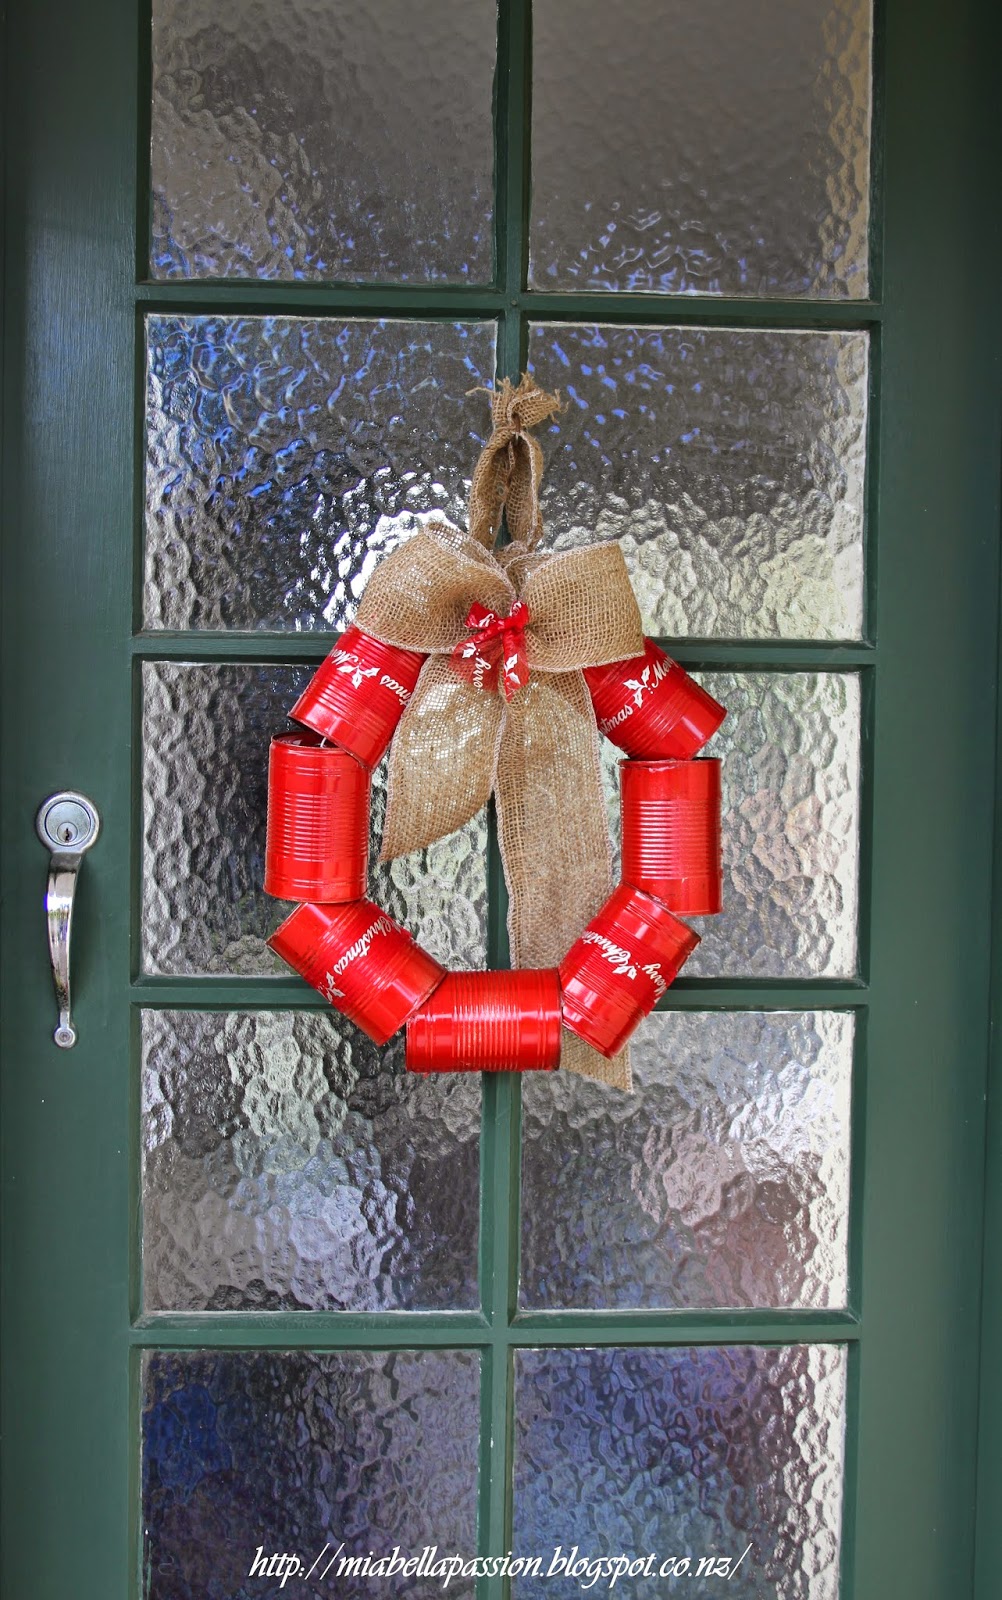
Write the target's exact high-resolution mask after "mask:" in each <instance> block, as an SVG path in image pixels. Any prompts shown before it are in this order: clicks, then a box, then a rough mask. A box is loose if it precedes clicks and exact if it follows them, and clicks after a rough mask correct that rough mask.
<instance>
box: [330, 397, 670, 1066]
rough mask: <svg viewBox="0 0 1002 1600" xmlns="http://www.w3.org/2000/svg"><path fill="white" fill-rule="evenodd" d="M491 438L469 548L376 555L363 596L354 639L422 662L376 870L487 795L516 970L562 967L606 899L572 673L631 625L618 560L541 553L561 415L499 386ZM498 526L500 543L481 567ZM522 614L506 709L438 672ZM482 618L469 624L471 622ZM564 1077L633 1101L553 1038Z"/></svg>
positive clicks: (594, 743)
mask: <svg viewBox="0 0 1002 1600" xmlns="http://www.w3.org/2000/svg"><path fill="white" fill-rule="evenodd" d="M491 409H492V414H493V423H494V427H493V432H492V434H491V437H490V439H489V440H488V443H487V445H486V447H485V448H484V450H483V452H482V454H481V456H480V458H479V460H478V462H477V465H476V469H475V471H474V474H473V483H472V487H471V491H470V513H469V523H470V527H469V532H468V533H463V532H461V531H460V530H459V529H457V528H454V527H452V526H451V525H449V524H447V523H444V522H435V523H432V524H430V525H429V526H428V527H426V528H425V529H423V530H422V531H421V532H420V533H417V534H415V535H414V536H413V537H412V538H411V539H409V540H408V541H407V542H406V543H405V544H403V545H401V546H400V547H399V548H398V549H397V550H394V551H391V552H390V554H389V555H387V556H385V557H384V558H383V560H382V561H381V562H380V564H379V566H378V567H377V568H376V570H375V572H374V573H373V575H372V577H371V578H370V579H369V582H368V583H367V585H366V588H365V592H364V594H363V596H362V601H361V604H360V606H359V610H358V626H359V627H360V628H362V629H364V630H365V632H366V633H370V634H373V635H374V636H375V637H376V638H377V639H381V640H383V642H384V643H386V644H390V645H397V646H399V647H400V648H402V649H405V650H420V651H421V652H423V653H424V654H426V655H427V656H428V660H427V661H426V662H425V664H424V666H423V667H422V669H421V675H420V677H419V678H418V681H417V686H416V688H415V690H414V693H413V695H412V696H411V699H410V702H409V704H408V705H407V707H406V709H405V711H404V714H403V716H402V718H401V720H400V723H399V725H398V727H397V731H396V734H395V735H394V739H393V744H392V746H391V749H390V764H389V781H388V792H387V804H386V824H385V827H384V830H383V842H382V858H383V860H390V859H392V858H393V857H395V856H399V855H405V854H407V853H408V852H409V851H411V850H421V849H424V848H425V846H427V845H429V844H430V843H431V842H432V841H433V840H434V839H440V838H441V837H442V836H443V835H444V834H447V833H452V832H453V830H454V829H456V828H459V827H461V826H462V825H463V823H465V822H467V821H469V819H470V818H471V817H472V816H474V815H475V814H476V813H477V812H478V811H479V810H480V809H481V807H482V806H483V805H485V804H486V802H487V799H488V797H489V796H490V794H491V792H492V791H493V792H494V794H495V797H496V804H497V812H498V831H499V839H500V845H501V855H502V860H503V863H504V873H505V881H506V883H507V885H508V894H509V912H508V930H509V935H510V942H511V956H512V961H513V964H514V965H515V966H517V967H552V966H556V965H558V964H559V962H560V961H561V959H562V958H563V956H564V955H565V954H566V953H567V951H568V950H569V948H570V946H571V945H572V944H573V943H574V940H575V939H576V938H577V937H578V935H579V934H580V933H581V931H582V929H583V928H584V927H585V926H586V924H587V923H588V922H589V921H590V920H591V918H592V917H593V916H594V915H595V913H596V912H597V911H598V909H599V907H600V906H601V905H602V903H603V902H604V901H605V900H606V899H607V897H608V895H609V893H610V890H611V888H612V858H611V850H610V844H609V830H608V822H607V819H606V811H605V802H604V797H603V793H602V779H601V771H600V765H599V751H598V731H597V729H596V726H595V713H594V711H593V709H592V704H591V699H590V696H589V694H588V690H587V687H586V685H585V681H584V678H583V676H582V673H581V668H582V667H598V666H604V665H606V664H607V663H609V662H611V661H622V660H623V659H624V658H626V657H628V656H636V655H639V654H640V653H641V652H642V650H643V648H644V636H643V628H642V625H641V621H640V612H639V610H638V607H637V602H636V600H635V598H634V594H633V589H632V587H631V585H630V580H629V576H628V574H627V571H626V563H625V562H624V560H623V555H622V551H621V550H620V548H619V546H618V545H615V544H600V545H591V546H588V547H586V548H584V549H580V550H567V551H562V552H560V553H557V554H547V553H544V552H541V551H539V550H538V549H537V545H538V543H539V540H540V537H541V535H542V516H541V513H540V508H539V482H540V478H541V475H542V464H543V461H542V451H541V450H540V447H539V443H538V441H537V440H536V439H535V438H533V437H532V435H531V434H530V433H529V432H528V431H527V430H528V429H530V428H532V427H534V426H535V425H536V424H538V423H539V422H542V421H543V420H544V419H545V418H547V417H549V416H551V415H552V414H553V413H554V412H555V411H556V410H558V409H559V401H558V399H557V397H556V396H555V395H550V394H545V393H544V392H543V391H542V390H541V389H537V388H536V387H535V385H534V384H533V383H532V382H531V380H530V379H529V378H527V377H524V378H523V379H522V380H521V382H520V383H519V385H518V387H517V388H514V387H513V386H512V384H511V383H510V382H509V380H508V379H507V378H506V379H505V380H504V381H503V383H502V384H501V386H500V387H499V388H498V389H497V390H495V391H494V393H493V395H492V400H491ZM502 511H503V512H504V513H505V515H506V517H507V523H508V531H509V533H510V535H511V542H510V543H509V544H507V545H504V546H502V547H500V548H499V549H497V550H494V549H493V548H492V547H493V545H494V541H495V538H496V536H497V533H498V531H499V528H500V523H501V515H502ZM516 599H521V600H522V601H523V602H524V604H525V605H526V606H527V607H528V613H529V614H528V620H527V622H526V623H525V631H524V643H525V656H526V660H527V662H528V667H529V672H528V681H527V682H526V683H525V686H524V687H521V688H518V689H517V691H516V692H514V693H511V685H510V682H509V686H508V691H507V692H508V693H511V698H510V699H506V697H505V693H503V692H502V688H503V680H504V674H503V673H502V674H501V675H500V680H501V681H498V682H497V683H496V687H494V688H493V689H492V690H491V691H490V692H487V691H485V689H483V688H482V687H478V686H477V684H476V683H473V682H470V681H468V679H467V678H466V677H464V676H463V675H462V673H461V672H460V671H458V670H457V664H456V662H455V661H453V660H452V659H451V657H452V652H453V651H454V650H455V648H456V646H457V645H459V644H461V643H462V642H463V641H464V640H466V639H468V638H469V636H470V632H471V622H470V613H471V608H473V607H475V606H476V607H486V608H487V610H488V611H490V612H493V613H494V614H495V616H496V617H498V618H506V617H508V616H509V615H510V613H511V609H512V606H513V604H514V602H515V601H516ZM476 615H478V613H475V616H476ZM561 1066H562V1067H564V1068H568V1069H570V1070H571V1071H574V1072H581V1073H584V1074H585V1075H586V1076H589V1077H596V1078H601V1079H603V1081H605V1082H607V1083H612V1084H615V1085H617V1086H618V1087H621V1088H628V1087H629V1082H630V1076H629V1058H628V1056H627V1053H626V1052H625V1051H623V1052H621V1054H620V1055H619V1056H617V1057H616V1058H615V1060H613V1061H607V1060H606V1059H605V1058H604V1057H603V1056H600V1055H599V1054H598V1052H597V1051H595V1050H592V1049H591V1048H590V1047H589V1046H587V1045H585V1044H583V1043H582V1042H581V1041H580V1040H578V1039H576V1038H575V1037H574V1036H573V1035H571V1034H569V1033H568V1032H567V1031H566V1030H565V1032H564V1048H563V1051H562V1054H561Z"/></svg>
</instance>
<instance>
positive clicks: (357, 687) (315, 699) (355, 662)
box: [290, 627, 425, 767]
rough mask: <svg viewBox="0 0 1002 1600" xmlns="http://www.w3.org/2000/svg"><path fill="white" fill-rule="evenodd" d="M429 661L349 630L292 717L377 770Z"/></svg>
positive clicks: (296, 706)
mask: <svg viewBox="0 0 1002 1600" xmlns="http://www.w3.org/2000/svg"><path fill="white" fill-rule="evenodd" d="M424 660H425V658H424V656H423V655H420V654H419V653H418V652H417V651H416V650H398V649H396V648H395V647H394V646H393V645H389V644H383V643H382V642H381V641H380V640H379V639H374V638H373V637H372V635H371V634H368V633H363V632H362V630H361V628H356V627H351V628H346V629H345V631H344V633H343V634H342V635H341V638H340V641H339V643H338V645H337V647H336V649H334V650H332V651H331V653H330V655H329V656H328V657H327V660H326V661H325V662H324V663H323V665H322V666H321V667H320V668H319V669H318V670H317V671H316V672H315V673H314V675H313V677H312V678H311V679H310V681H309V683H308V684H307V685H306V688H305V689H304V691H303V693H302V694H301V695H300V697H299V699H298V700H297V701H296V703H295V705H294V706H293V708H292V711H291V713H290V715H291V716H292V718H293V720H294V721H295V722H302V723H303V724H304V725H305V726H306V727H307V728H312V729H313V730H314V732H315V733H320V734H323V736H324V738H325V739H333V741H334V743H335V744H339V745H342V746H343V747H344V749H345V750H350V751H351V753H352V755H353V756H357V757H358V759H359V761H363V762H364V763H365V765H366V766H367V767H374V766H375V765H376V764H377V762H379V761H381V760H382V758H383V756H384V755H385V754H386V750H387V746H388V745H389V742H390V740H391V739H392V738H393V733H394V730H395V728H396V726H397V723H398V722H399V721H400V718H401V716H402V715H403V709H404V706H405V705H406V704H407V702H408V700H409V699H410V697H411V694H412V693H413V690H414V685H415V684H416V683H417V681H418V673H419V672H420V671H421V668H422V666H423V664H424Z"/></svg>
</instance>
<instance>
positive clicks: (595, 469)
mask: <svg viewBox="0 0 1002 1600" xmlns="http://www.w3.org/2000/svg"><path fill="white" fill-rule="evenodd" d="M867 353H868V347H867V336H866V334H864V333H817V332H807V333H799V332H791V331H782V332H777V331H775V330H762V329H755V330H748V329H740V328H631V327H625V328H615V327H579V326H576V325H574V324H570V325H560V326H556V325H554V324H552V323H551V324H549V325H545V326H538V327H536V328H534V329H533V330H532V337H531V344H530V357H531V364H532V367H533V369H534V371H535V372H536V373H537V375H538V377H539V379H540V381H541V382H542V383H543V384H544V386H545V387H546V388H552V389H560V390H561V391H562V393H563V396H564V400H565V405H564V408H563V410H562V412H561V413H560V415H559V417H558V418H556V420H555V422H554V424H553V425H552V427H551V429H550V435H549V438H548V439H546V440H544V445H545V447H546V457H547V467H546V477H545V478H544V480H543V510H544V515H545V517H546V519H547V541H548V543H549V544H551V545H553V546H555V547H556V548H558V549H567V548H569V547H570V546H572V545H578V544H590V543H592V542H593V541H596V540H603V539H619V540H620V541H621V543H622V549H623V553H624V555H625V556H626V561H627V564H628V566H629V568H630V575H631V577H632V579H633V585H634V588H635V590H636V593H637V598H638V600H639V601H640V605H641V609H642V611H643V614H644V623H645V626H646V628H647V630H648V632H649V633H653V634H661V635H669V636H675V637H686V636H689V637H693V636H698V637H703V638H717V639H731V638H734V639H737V638H745V639H757V638H779V639H782V638H793V639H796V638H802V639H850V638H858V637H859V635H860V633H861V631H862V625H863V489H864V477H865V462H866V404H867Z"/></svg>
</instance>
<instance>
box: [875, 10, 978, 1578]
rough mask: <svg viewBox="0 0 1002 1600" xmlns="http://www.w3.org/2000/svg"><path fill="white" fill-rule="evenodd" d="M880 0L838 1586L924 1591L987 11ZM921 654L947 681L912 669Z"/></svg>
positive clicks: (955, 1394) (973, 443)
mask: <svg viewBox="0 0 1002 1600" xmlns="http://www.w3.org/2000/svg"><path fill="white" fill-rule="evenodd" d="M883 9H884V18H883V22H884V27H885V29H886V31H885V34H884V37H883V41H882V59H883V63H884V73H885V76H884V81H883V84H882V86H881V92H880V94H879V96H878V101H879V105H880V115H881V118H882V124H883V127H884V130H885V135H886V142H885V149H884V197H883V209H884V218H883V220H884V240H885V252H884V260H883V286H884V293H885V310H884V318H883V323H882V327H881V337H880V411H879V417H878V427H879V468H880V471H879V476H880V482H879V486H878V500H877V514H878V519H879V560H880V571H879V582H878V587H877V594H876V608H875V617H874V621H875V630H876V635H877V637H878V638H879V641H880V664H879V667H878V668H877V670H876V683H875V692H874V700H873V708H872V714H873V723H872V728H873V741H874V742H873V750H874V752H875V765H874V779H873V787H872V818H873V821H872V864H873V872H872V889H871V903H872V922H871V927H872V944H871V953H870V972H869V976H870V980H871V997H870V1009H869V1017H868V1022H867V1032H868V1048H867V1055H868V1060H867V1071H866V1078H867V1084H866V1087H867V1098H866V1108H865V1115H866V1129H865V1141H866V1148H865V1173H864V1182H863V1194H862V1202H863V1203H862V1207H861V1213H860V1220H861V1224H862V1233H861V1238H860V1249H861V1251H862V1264H863V1275H862V1284H861V1300H860V1312H861V1317H862V1325H863V1329H864V1334H863V1337H862V1339H861V1341H860V1347H859V1372H858V1439H857V1441H856V1465H855V1468H854V1473H855V1483H854V1488H855V1495H854V1499H855V1525H854V1541H855V1549H854V1555H853V1560H852V1566H851V1570H850V1572H849V1573H848V1574H847V1585H848V1587H849V1592H850V1593H851V1594H852V1595H853V1597H854V1600H878V1597H880V1600H883V1597H885V1596H887V1595H889V1594H895V1595H898V1594H900V1595H907V1596H909V1600H942V1597H943V1596H946V1595H958V1596H964V1595H969V1594H970V1593H971V1579H972V1558H973V1517H972V1507H973V1503H974V1436H975V1423H976V1407H977V1390H976V1382H975V1374H976V1369H977V1355H978V1318H977V1302H978V1282H979V1276H980V1271H979V1269H980V1233H981V1220H980V1219H981V1204H982V1183H983V1165H984V1152H983V1137H984V1119H983V1090H984V1062H985V1057H986V1041H987V1035H986V1021H987V990H988V962H987V950H988V932H989V910H990V907H989V885H988V883H987V881H986V872H985V862H986V861H987V860H988V858H989V852H990V847H991V825H992V815H991V811H992V807H991V797H992V788H993V781H994V771H993V750H992V741H991V739H990V738H987V737H986V730H987V729H989V728H991V729H994V726H995V683H994V679H995V664H996V663H995V634H996V624H997V583H998V559H997V519H996V517H995V512H994V508H995V505H996V501H997V493H998V465H999V463H998V436H999V435H998V426H997V420H996V419H997V391H996V386H995V377H994V374H995V367H996V361H997V356H998V349H999V326H998V309H997V302H998V297H997V292H996V285H995V281H994V271H995V269H994V253H993V251H992V249H991V242H990V241H991V233H990V232H989V233H988V234H986V220H985V201H986V195H987V193H989V192H990V190H989V189H986V186H985V185H986V172H985V171H984V170H983V168H982V161H983V159H984V147H983V143H982V135H983V129H984V118H985V117H986V115H990V114H991V112H990V107H991V99H990V96H989V95H988V94H987V90H986V85H985V78H984V72H985V70H986V69H985V66H984V63H985V62H986V61H987V59H989V57H990V51H987V50H986V37H985V36H986V28H987V25H988V22H989V14H990V7H989V6H988V5H987V4H985V3H982V0H964V3H962V4H961V5H960V6H959V7H952V8H950V9H949V11H947V9H946V8H945V7H944V6H942V5H939V4H936V3H934V0H919V3H912V4H908V3H905V0H888V4H887V5H886V6H885V7H884V8H883ZM987 181H988V182H989V183H990V182H991V180H990V178H989V179H987ZM930 651H932V652H933V654H934V655H935V659H936V661H937V668H938V665H939V664H943V665H944V667H945V675H944V676H943V677H942V678H939V677H938V674H937V673H927V672H925V671H923V662H924V661H927V660H929V659H930ZM933 951H935V956H934V957H933V958H932V959H930V958H931V956H932V952H933ZM930 971H931V976H932V981H933V984H934V986H935V994H933V993H932V992H931V991H930V990H928V989H927V987H926V984H925V975H926V974H927V973H929V972H930Z"/></svg>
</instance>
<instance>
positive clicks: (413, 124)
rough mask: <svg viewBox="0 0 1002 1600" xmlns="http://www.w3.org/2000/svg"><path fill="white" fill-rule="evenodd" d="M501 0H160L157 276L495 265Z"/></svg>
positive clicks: (434, 270)
mask: <svg viewBox="0 0 1002 1600" xmlns="http://www.w3.org/2000/svg"><path fill="white" fill-rule="evenodd" d="M496 32H497V14H496V7H495V5H494V4H493V3H492V0H423V3H422V5H421V7H420V24H419V25H418V24H417V19H416V16H415V11H414V8H413V7H412V6H410V5H409V4H408V3H407V0H380V3H379V5H378V6H370V5H366V4H365V0H329V3H326V4H323V5H309V4H304V3H303V0H285V3H276V0H270V3H269V0H154V4H153V124H152V147H151V155H152V184H153V237H152V248H151V251H150V256H151V270H152V273H153V276H154V277H155V278H178V277H181V278H248V277H249V278H375V279H380V280H384V281H385V280H387V279H391V278H396V279H402V280H416V281H426V280H429V279H447V280H449V281H450V282H464V281H473V282H487V281H488V280H489V279H490V277H491V251H492V245H491V205H492V199H491V192H492V173H493V137H492V104H491V94H492V86H493V79H494V56H495V47H496Z"/></svg>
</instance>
